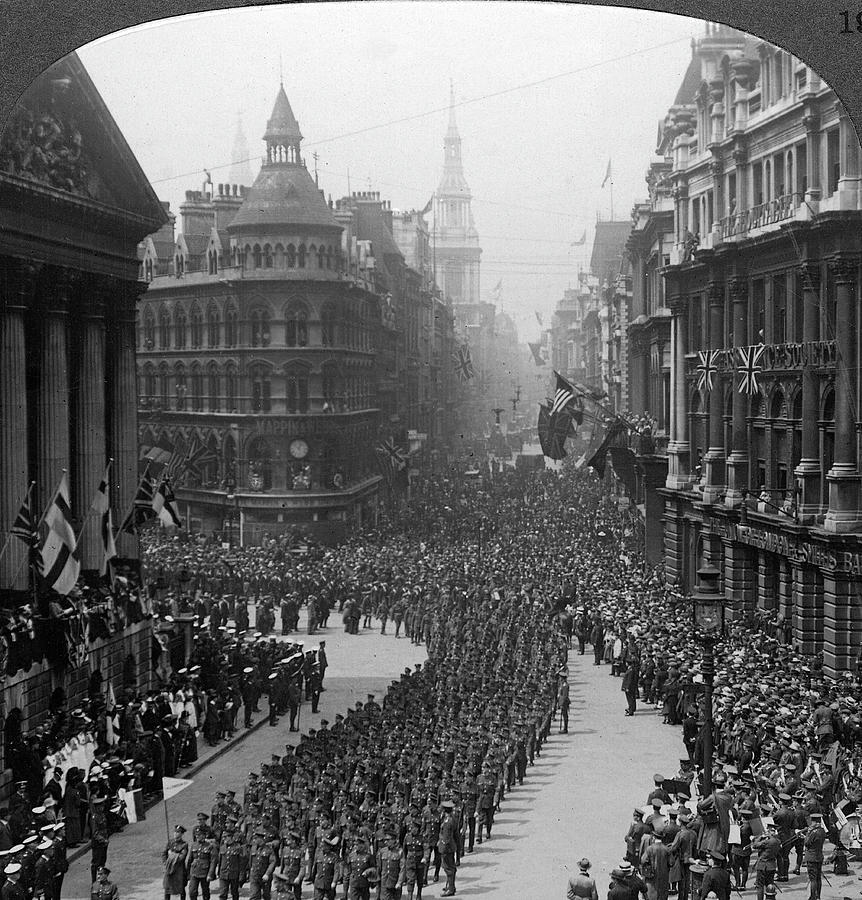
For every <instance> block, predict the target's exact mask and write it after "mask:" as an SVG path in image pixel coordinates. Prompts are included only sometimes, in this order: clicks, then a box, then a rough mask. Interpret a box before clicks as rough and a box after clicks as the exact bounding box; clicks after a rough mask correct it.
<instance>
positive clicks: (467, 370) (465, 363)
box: [452, 344, 476, 383]
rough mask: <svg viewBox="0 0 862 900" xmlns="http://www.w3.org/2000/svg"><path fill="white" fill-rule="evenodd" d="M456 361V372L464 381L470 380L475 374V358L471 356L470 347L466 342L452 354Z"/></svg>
mask: <svg viewBox="0 0 862 900" xmlns="http://www.w3.org/2000/svg"><path fill="white" fill-rule="evenodd" d="M452 358H453V360H454V362H455V374H456V375H457V376H458V378H459V379H460V380H461V381H462V382H465V383H466V382H468V381H469V380H470V379H471V378H472V377H473V376H474V375H475V374H476V371H475V369H474V368H473V359H472V357H471V356H470V348H469V347H468V346H467V345H466V344H464V345H462V346H461V347H459V348H458V349H457V350H456V351H455V353H453V354H452Z"/></svg>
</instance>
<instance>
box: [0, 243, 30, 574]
mask: <svg viewBox="0 0 862 900" xmlns="http://www.w3.org/2000/svg"><path fill="white" fill-rule="evenodd" d="M2 279H3V280H2V286H0V459H2V460H3V478H2V479H0V523H2V528H3V529H4V530H5V529H7V528H9V526H10V525H11V524H12V522H14V521H15V516H17V515H18V510H19V508H20V506H21V501H22V500H23V499H24V496H25V494H26V492H27V487H28V484H29V479H28V466H27V382H26V374H27V366H26V347H25V343H24V313H25V311H26V309H27V306H28V305H29V303H31V302H32V293H33V280H32V274H31V273H28V272H24V271H21V270H18V271H16V267H15V266H14V263H13V262H12V260H10V259H8V258H6V259H4V260H3V274H2ZM34 499H35V498H34ZM34 509H35V505H34ZM35 515H36V517H37V518H38V515H39V513H38V512H36V513H35ZM7 537H9V535H8V534H4V535H3V539H2V540H3V542H5V540H6V538H7ZM28 583H29V581H28V569H27V547H26V546H25V545H24V543H23V542H22V541H20V540H18V538H16V537H11V538H9V543H8V545H7V547H6V552H5V553H4V554H3V557H2V559H0V588H11V589H12V590H18V591H23V590H26V589H27V585H28Z"/></svg>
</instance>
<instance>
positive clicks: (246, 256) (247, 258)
mask: <svg viewBox="0 0 862 900" xmlns="http://www.w3.org/2000/svg"><path fill="white" fill-rule="evenodd" d="M250 262H251V244H246V245H245V247H243V248H242V267H243V268H244V269H245V268H246V267H247V266H248V264H249V263H250Z"/></svg>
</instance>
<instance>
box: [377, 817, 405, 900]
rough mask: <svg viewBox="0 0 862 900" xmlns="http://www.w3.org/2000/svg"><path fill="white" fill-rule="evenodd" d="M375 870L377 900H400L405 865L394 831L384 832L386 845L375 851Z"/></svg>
mask: <svg viewBox="0 0 862 900" xmlns="http://www.w3.org/2000/svg"><path fill="white" fill-rule="evenodd" d="M377 871H378V873H379V876H380V884H379V886H378V888H377V898H378V900H400V897H401V887H402V885H403V884H404V876H405V874H406V866H405V860H404V852H403V851H402V850H401V849H400V848H399V847H398V835H397V834H396V833H395V832H394V831H387V832H386V846H385V847H382V848H381V849H380V850H379V851H378V852H377Z"/></svg>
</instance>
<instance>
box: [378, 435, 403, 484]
mask: <svg viewBox="0 0 862 900" xmlns="http://www.w3.org/2000/svg"><path fill="white" fill-rule="evenodd" d="M377 453H378V456H379V458H380V464H381V466H382V467H383V470H384V472H386V474H387V476H388V477H389V478H391V477H392V476H393V475H394V474H395V473H396V472H402V471H404V469H405V468H406V467H407V454H406V453H405V452H404V451H403V450H402V449H401V448H400V447H399V446H398V445H397V444H396V443H395V441H393V440H392V438H387V439H386V440H383V441H381V442H380V443H379V444H378V445H377Z"/></svg>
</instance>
